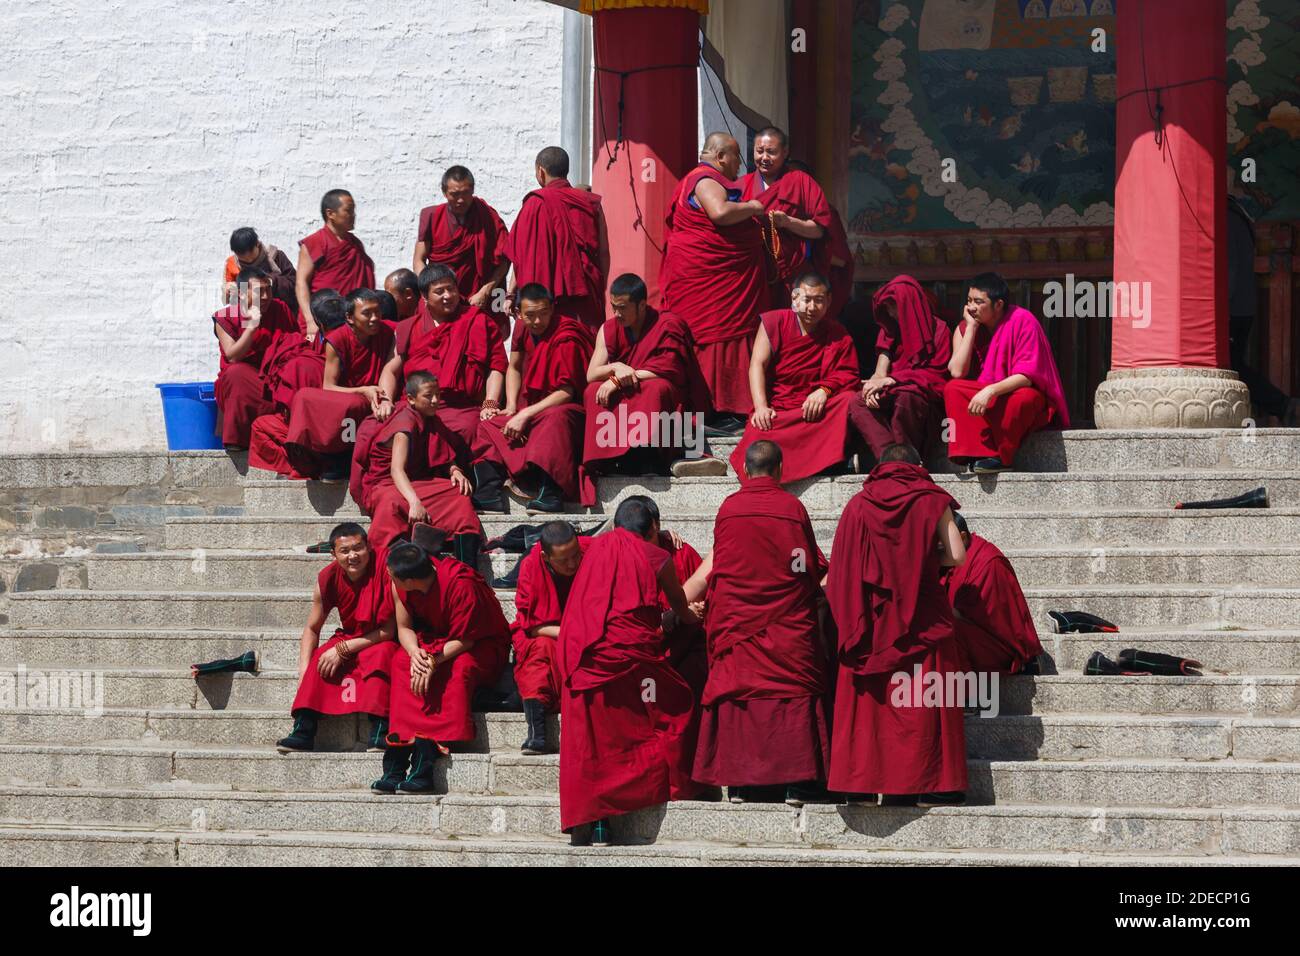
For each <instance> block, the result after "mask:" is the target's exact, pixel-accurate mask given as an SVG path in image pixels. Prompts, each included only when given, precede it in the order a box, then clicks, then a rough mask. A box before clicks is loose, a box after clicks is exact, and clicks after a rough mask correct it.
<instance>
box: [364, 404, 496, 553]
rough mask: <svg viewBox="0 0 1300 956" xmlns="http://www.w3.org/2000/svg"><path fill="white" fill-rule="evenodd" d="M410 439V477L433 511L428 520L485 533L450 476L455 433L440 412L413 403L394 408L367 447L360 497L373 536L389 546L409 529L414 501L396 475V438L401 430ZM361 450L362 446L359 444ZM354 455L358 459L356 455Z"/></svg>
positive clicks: (455, 530)
mask: <svg viewBox="0 0 1300 956" xmlns="http://www.w3.org/2000/svg"><path fill="white" fill-rule="evenodd" d="M399 432H400V433H403V434H405V435H406V436H407V437H408V438H409V440H410V448H409V450H408V452H407V455H406V477H407V479H408V480H409V481H410V482H411V487H412V488H414V489H415V493H416V494H417V495H418V496H419V498H420V504H422V505H424V510H425V511H427V512H428V513H429V524H431V525H433V526H434V527H435V528H438V529H439V530H441V531H445V532H446V533H447V535H448V536H449V537H454V536H455V535H458V534H476V535H479V536H480V537H481V536H482V535H483V526H482V525H481V524H480V523H479V520H478V514H477V513H475V511H474V505H473V504H471V503H470V500H469V496H468V495H464V494H461V492H460V491H459V490H458V489H457V488H456V486H455V485H453V484H452V483H451V480H450V479H449V478H448V474H449V473H450V468H451V465H452V464H453V462H454V461H455V450H454V448H453V443H452V440H451V437H452V436H451V434H450V432H448V430H447V428H446V426H445V425H443V424H442V422H441V421H439V420H438V417H437V416H435V417H433V418H424V417H423V416H421V415H420V414H419V413H418V412H417V411H416V410H415V409H414V408H412V407H411V406H410V405H409V404H404V405H403V406H402V407H401V408H400V409H398V410H397V411H395V412H393V414H392V415H391V416H390V417H389V419H388V421H386V422H384V423H383V425H382V426H381V427H380V429H379V432H378V434H376V435H375V436H374V439H373V441H371V442H370V443H369V445H368V447H367V449H366V454H367V467H366V474H365V478H364V479H363V489H362V497H363V499H365V501H366V505H365V508H366V511H367V512H368V513H369V515H370V518H371V522H370V540H372V541H373V542H375V543H376V544H378V545H381V546H387V545H388V544H389V543H391V542H392V540H393V538H395V537H397V536H398V535H401V534H404V533H405V532H407V531H409V530H410V529H411V520H410V512H409V508H410V506H409V505H408V504H407V502H406V498H405V497H403V496H402V493H401V492H400V491H398V490H397V484H396V483H395V482H394V481H393V475H392V465H393V439H394V438H395V437H396V436H397V435H398V433H399ZM357 451H358V453H360V451H361V449H360V448H358V449H357ZM354 460H355V459H354Z"/></svg>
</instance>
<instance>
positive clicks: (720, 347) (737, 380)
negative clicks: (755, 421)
mask: <svg viewBox="0 0 1300 956" xmlns="http://www.w3.org/2000/svg"><path fill="white" fill-rule="evenodd" d="M755 334H756V332H747V333H746V334H744V335H740V336H737V337H736V338H734V339H724V340H723V341H721V342H711V343H709V344H707V345H699V344H697V345H696V346H695V358H696V360H697V361H698V362H699V363H700V374H701V375H703V376H704V382H705V384H706V385H707V386H708V390H709V401H710V402H711V403H712V405H713V410H714V411H715V412H731V413H733V414H737V415H748V414H750V413H751V412H752V411H753V410H754V399H753V396H751V395H750V394H749V357H750V354H751V353H752V352H753V350H754V336H755Z"/></svg>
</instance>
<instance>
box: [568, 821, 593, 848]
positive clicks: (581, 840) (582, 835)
mask: <svg viewBox="0 0 1300 956" xmlns="http://www.w3.org/2000/svg"><path fill="white" fill-rule="evenodd" d="M594 828H595V824H594V823H580V824H578V825H577V826H576V827H574V828H573V829H572V830H570V831H569V846H591V831H592V830H593V829H594Z"/></svg>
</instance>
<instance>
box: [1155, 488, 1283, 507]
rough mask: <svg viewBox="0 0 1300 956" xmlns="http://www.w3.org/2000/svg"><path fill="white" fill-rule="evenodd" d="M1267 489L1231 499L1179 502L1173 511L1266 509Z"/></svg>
mask: <svg viewBox="0 0 1300 956" xmlns="http://www.w3.org/2000/svg"><path fill="white" fill-rule="evenodd" d="M1267 507H1268V489H1267V488H1256V489H1255V490H1254V491H1247V492H1245V493H1244V494H1240V495H1233V496H1232V497H1231V498H1211V499H1210V500H1209V501H1180V502H1178V504H1176V505H1174V510H1175V511H1190V510H1192V509H1198V510H1199V509H1213V508H1267Z"/></svg>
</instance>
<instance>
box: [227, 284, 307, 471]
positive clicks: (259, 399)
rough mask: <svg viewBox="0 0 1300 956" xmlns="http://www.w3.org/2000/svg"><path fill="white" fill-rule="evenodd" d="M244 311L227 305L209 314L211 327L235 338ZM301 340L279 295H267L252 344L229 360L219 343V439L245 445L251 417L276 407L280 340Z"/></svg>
mask: <svg viewBox="0 0 1300 956" xmlns="http://www.w3.org/2000/svg"><path fill="white" fill-rule="evenodd" d="M244 319H245V316H244V311H243V307H242V306H240V305H229V306H226V307H225V308H224V309H220V310H218V311H217V312H215V313H213V315H212V324H213V330H212V334H213V335H216V334H217V332H216V330H217V329H218V328H220V329H221V330H222V331H224V332H225V333H226V334H227V335H229V336H230V337H231V338H233V339H234V340H235V341H238V340H239V337H240V336H241V335H243V334H244V325H243V323H244ZM295 339H296V340H301V339H302V333H301V332H299V331H298V323H297V322H295V321H294V319H293V316H291V315H290V314H289V309H288V307H287V306H285V304H284V303H283V302H281V301H280V300H279V299H267V301H266V307H265V308H264V309H263V310H262V321H261V323H260V324H259V325H258V327H257V331H255V332H254V333H253V340H252V347H251V348H249V350H248V352H246V353H245V354H244V356H243V358H241V359H239V361H237V362H232V361H230V360H229V359H227V358H226V353H225V352H224V351H223V350H221V349H220V347H218V349H217V351H218V354H219V358H220V362H221V364H220V366H219V368H220V371H218V373H217V382H216V395H217V408H218V410H219V411H220V413H221V441H222V443H223V444H226V445H233V446H235V447H237V448H247V447H248V443H249V439H250V437H251V433H252V429H253V420H254V419H255V418H257V417H258V416H259V415H267V414H270V413H271V412H273V411H274V410H275V404H274V398H273V395H272V388H273V385H274V377H273V367H272V359H273V357H274V356H275V354H276V352H277V350H278V349H279V348H280V347H281V344H282V343H291V342H293V341H294V340H295Z"/></svg>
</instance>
